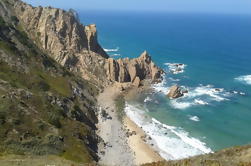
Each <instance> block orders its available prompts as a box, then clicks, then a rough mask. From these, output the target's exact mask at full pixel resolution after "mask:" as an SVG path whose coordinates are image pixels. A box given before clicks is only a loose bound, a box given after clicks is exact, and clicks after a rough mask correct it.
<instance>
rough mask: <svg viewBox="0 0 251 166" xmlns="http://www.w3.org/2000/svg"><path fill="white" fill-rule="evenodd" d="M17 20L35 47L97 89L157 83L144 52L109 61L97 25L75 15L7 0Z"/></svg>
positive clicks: (154, 69)
mask: <svg viewBox="0 0 251 166" xmlns="http://www.w3.org/2000/svg"><path fill="white" fill-rule="evenodd" d="M10 2H12V3H13V4H14V10H15V12H16V15H17V17H18V19H19V20H20V22H21V24H22V25H23V27H24V30H25V31H26V32H27V33H28V35H29V37H30V38H32V39H33V40H34V41H35V42H36V44H37V45H38V46H39V47H40V48H42V49H44V50H45V51H46V52H47V53H48V54H49V55H50V56H51V57H52V58H53V59H54V60H56V61H57V62H59V63H60V64H61V65H63V66H65V67H67V68H68V69H70V70H71V71H74V72H78V73H80V74H81V76H82V77H83V78H85V79H88V80H90V81H92V82H94V83H95V84H98V85H100V86H106V85H108V84H110V83H112V82H120V83H124V82H132V83H133V82H134V81H135V79H136V78H137V77H138V78H139V81H141V80H144V79H151V80H152V81H153V82H155V81H158V80H159V79H160V77H161V73H162V70H160V69H159V68H158V67H157V66H156V65H155V64H154V63H153V62H152V60H151V57H150V56H149V55H148V53H147V52H144V53H142V55H141V56H140V57H139V58H135V59H128V58H125V59H119V60H114V59H112V58H109V57H108V55H107V54H106V53H105V51H104V50H103V49H102V47H101V46H100V45H99V43H98V38H97V29H96V25H94V24H92V25H87V26H84V25H82V24H81V23H80V22H79V20H78V18H77V16H76V13H75V12H74V11H72V10H70V11H69V12H66V11H64V10H61V9H55V8H51V7H45V8H43V7H32V6H30V5H27V4H26V3H23V2H22V1H20V0H10Z"/></svg>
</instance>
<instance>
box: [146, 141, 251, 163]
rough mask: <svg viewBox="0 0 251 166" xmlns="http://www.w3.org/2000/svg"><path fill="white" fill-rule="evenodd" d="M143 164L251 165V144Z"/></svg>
mask: <svg viewBox="0 0 251 166" xmlns="http://www.w3.org/2000/svg"><path fill="white" fill-rule="evenodd" d="M143 166H251V145H247V146H240V147H233V148H229V149H224V150H221V151H219V152H216V153H212V154H207V155H200V156H195V157H191V158H188V159H184V160H178V161H162V162H156V163H149V164H144V165H143Z"/></svg>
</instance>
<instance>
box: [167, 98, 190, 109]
mask: <svg viewBox="0 0 251 166" xmlns="http://www.w3.org/2000/svg"><path fill="white" fill-rule="evenodd" d="M170 103H171V106H172V107H173V108H175V109H186V108H188V107H191V106H192V105H193V103H192V102H179V101H178V100H177V99H174V100H171V102H170Z"/></svg>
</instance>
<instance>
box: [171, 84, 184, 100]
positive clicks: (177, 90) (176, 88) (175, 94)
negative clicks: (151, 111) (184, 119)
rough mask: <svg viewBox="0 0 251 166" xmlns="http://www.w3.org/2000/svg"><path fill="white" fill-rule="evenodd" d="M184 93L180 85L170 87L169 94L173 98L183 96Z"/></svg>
mask: <svg viewBox="0 0 251 166" xmlns="http://www.w3.org/2000/svg"><path fill="white" fill-rule="evenodd" d="M183 95H184V94H183V93H182V90H181V88H180V87H179V86H178V85H174V86H172V87H171V88H170V89H169V92H168V94H167V96H168V97H169V98H171V99H176V98H179V97H182V96H183Z"/></svg>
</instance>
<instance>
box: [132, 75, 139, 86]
mask: <svg viewBox="0 0 251 166" xmlns="http://www.w3.org/2000/svg"><path fill="white" fill-rule="evenodd" d="M133 85H134V86H136V87H139V86H140V79H139V77H136V78H135V80H134V81H133Z"/></svg>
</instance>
